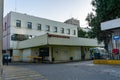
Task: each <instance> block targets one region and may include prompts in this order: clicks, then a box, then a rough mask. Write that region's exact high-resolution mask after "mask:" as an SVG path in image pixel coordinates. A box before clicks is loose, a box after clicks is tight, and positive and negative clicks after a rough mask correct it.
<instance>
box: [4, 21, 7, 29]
mask: <svg viewBox="0 0 120 80" xmlns="http://www.w3.org/2000/svg"><path fill="white" fill-rule="evenodd" d="M6 29H7V23H6V22H5V28H4V30H5V31H6Z"/></svg>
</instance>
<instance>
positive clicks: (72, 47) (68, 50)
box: [3, 12, 103, 62]
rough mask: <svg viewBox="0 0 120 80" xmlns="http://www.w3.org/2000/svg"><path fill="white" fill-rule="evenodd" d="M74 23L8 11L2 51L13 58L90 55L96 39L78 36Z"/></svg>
mask: <svg viewBox="0 0 120 80" xmlns="http://www.w3.org/2000/svg"><path fill="white" fill-rule="evenodd" d="M77 36H78V33H77V26H75V25H71V24H66V23H62V22H57V21H53V20H48V19H44V18H39V17H35V16H31V15H27V14H22V13H16V12H10V13H9V14H8V15H7V16H6V17H5V18H4V27H3V51H4V52H5V53H8V54H9V55H10V56H11V57H12V61H26V62H33V61H44V62H45V61H47V62H53V61H54V62H65V61H71V60H81V59H82V58H83V57H84V58H85V59H90V56H89V48H90V47H98V46H103V44H102V45H98V43H97V40H95V39H86V38H78V37H77Z"/></svg>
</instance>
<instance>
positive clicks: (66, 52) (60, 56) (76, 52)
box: [52, 46, 81, 62]
mask: <svg viewBox="0 0 120 80" xmlns="http://www.w3.org/2000/svg"><path fill="white" fill-rule="evenodd" d="M52 48H53V57H54V60H55V61H56V62H61V61H70V57H73V60H81V50H80V47H64V46H61V47H60V46H54V47H52Z"/></svg>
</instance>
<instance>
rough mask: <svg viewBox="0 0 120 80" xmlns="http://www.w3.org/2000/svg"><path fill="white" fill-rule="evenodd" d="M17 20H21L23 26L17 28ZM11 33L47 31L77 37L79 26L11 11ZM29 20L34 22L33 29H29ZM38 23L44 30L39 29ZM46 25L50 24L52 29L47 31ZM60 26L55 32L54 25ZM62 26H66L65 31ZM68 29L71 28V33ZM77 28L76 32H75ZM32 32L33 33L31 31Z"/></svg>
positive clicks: (37, 33) (40, 32) (40, 33)
mask: <svg viewBox="0 0 120 80" xmlns="http://www.w3.org/2000/svg"><path fill="white" fill-rule="evenodd" d="M16 20H21V28H16ZM11 21H12V22H11V27H12V29H11V33H19V34H29V35H34V36H39V35H43V34H45V33H52V34H59V35H66V36H74V37H77V26H74V25H70V24H65V23H62V22H57V21H53V20H48V19H44V18H39V17H34V16H30V15H27V14H21V13H16V12H11ZM27 22H32V29H27ZM37 24H41V25H42V26H41V27H42V30H37ZM46 25H50V31H46ZM55 26H56V27H57V28H58V30H57V31H58V32H54V27H55ZM60 28H64V31H65V32H64V33H61V32H60ZM67 29H70V32H71V33H70V34H67ZM73 30H76V34H75V35H74V34H73ZM31 32H32V33H31Z"/></svg>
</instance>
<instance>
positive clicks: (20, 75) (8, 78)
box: [3, 65, 48, 80]
mask: <svg viewBox="0 0 120 80" xmlns="http://www.w3.org/2000/svg"><path fill="white" fill-rule="evenodd" d="M3 69H4V73H5V75H4V77H5V80H48V79H47V78H45V76H43V75H42V74H40V73H38V72H35V71H33V70H30V69H28V68H23V67H19V66H13V65H8V66H4V67H3Z"/></svg>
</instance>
